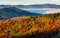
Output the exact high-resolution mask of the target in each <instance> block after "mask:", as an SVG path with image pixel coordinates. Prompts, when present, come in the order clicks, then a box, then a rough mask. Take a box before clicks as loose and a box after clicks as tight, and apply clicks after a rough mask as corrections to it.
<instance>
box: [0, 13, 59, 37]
mask: <svg viewBox="0 0 60 38" xmlns="http://www.w3.org/2000/svg"><path fill="white" fill-rule="evenodd" d="M59 27H60V13H54V14H45V15H40V16H22V17H15V18H11V19H7V20H0V36H22V35H31V34H32V33H35V32H37V31H38V32H39V33H47V32H51V31H56V30H57V29H60V28H59Z"/></svg>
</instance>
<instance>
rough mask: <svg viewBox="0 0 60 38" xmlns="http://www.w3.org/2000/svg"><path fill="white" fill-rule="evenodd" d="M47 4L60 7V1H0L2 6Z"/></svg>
mask: <svg viewBox="0 0 60 38" xmlns="http://www.w3.org/2000/svg"><path fill="white" fill-rule="evenodd" d="M47 3H49V4H57V5H60V0H0V5H31V4H47Z"/></svg>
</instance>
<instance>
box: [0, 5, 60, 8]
mask: <svg viewBox="0 0 60 38" xmlns="http://www.w3.org/2000/svg"><path fill="white" fill-rule="evenodd" d="M10 6H15V7H19V8H60V5H56V4H33V5H0V8H4V7H5V8H7V7H10Z"/></svg>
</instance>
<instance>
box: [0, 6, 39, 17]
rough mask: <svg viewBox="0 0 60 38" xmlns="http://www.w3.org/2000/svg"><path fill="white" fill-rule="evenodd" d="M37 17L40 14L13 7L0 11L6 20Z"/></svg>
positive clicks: (0, 14)
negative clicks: (19, 17)
mask: <svg viewBox="0 0 60 38" xmlns="http://www.w3.org/2000/svg"><path fill="white" fill-rule="evenodd" d="M35 15H39V14H37V13H30V12H28V11H25V10H21V9H18V8H16V7H12V6H11V7H7V8H2V9H0V16H4V17H6V18H11V17H18V16H35Z"/></svg>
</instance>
